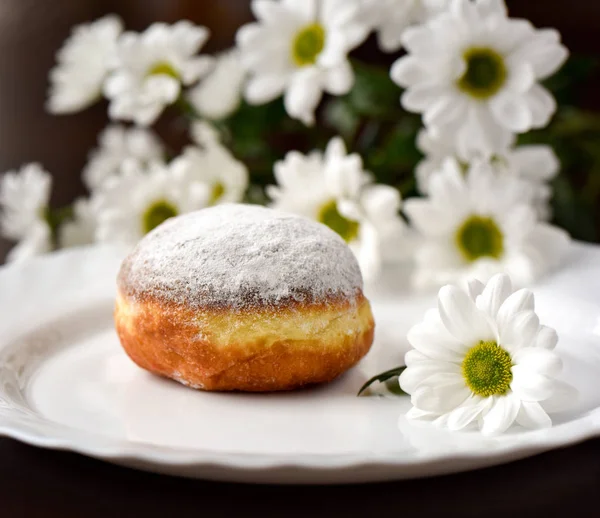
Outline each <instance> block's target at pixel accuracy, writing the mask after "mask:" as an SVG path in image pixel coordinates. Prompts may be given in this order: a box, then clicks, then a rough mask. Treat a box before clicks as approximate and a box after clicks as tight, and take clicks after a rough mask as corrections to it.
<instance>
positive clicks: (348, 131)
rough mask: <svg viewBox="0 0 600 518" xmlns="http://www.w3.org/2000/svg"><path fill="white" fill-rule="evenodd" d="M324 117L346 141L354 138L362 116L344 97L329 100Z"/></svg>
mask: <svg viewBox="0 0 600 518" xmlns="http://www.w3.org/2000/svg"><path fill="white" fill-rule="evenodd" d="M323 117H324V119H325V123H326V124H327V125H328V126H329V127H331V128H333V129H334V130H335V132H336V133H337V134H338V135H340V136H341V137H342V138H343V139H344V140H345V141H346V142H350V141H352V140H353V138H354V135H355V134H356V131H357V130H358V127H359V125H360V117H359V116H358V115H357V113H356V112H355V111H354V110H353V109H352V106H351V105H350V103H349V102H348V100H347V99H345V98H343V97H336V98H333V99H331V100H329V102H327V104H326V105H325V109H324V110H323Z"/></svg>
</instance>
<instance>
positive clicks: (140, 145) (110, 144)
mask: <svg viewBox="0 0 600 518" xmlns="http://www.w3.org/2000/svg"><path fill="white" fill-rule="evenodd" d="M163 156H164V148H163V145H162V143H161V142H160V140H159V139H158V137H157V136H156V135H155V134H154V133H152V132H151V131H149V130H147V129H144V128H136V127H132V128H126V127H124V126H119V125H111V126H108V127H107V128H106V129H105V130H104V131H103V132H102V133H101V134H100V136H99V138H98V148H97V149H95V150H94V151H92V153H91V155H90V159H89V161H88V163H87V165H86V166H85V169H84V170H83V181H84V182H85V184H86V186H87V187H88V189H90V190H95V189H97V188H98V187H100V185H102V183H104V181H106V179H107V178H110V177H111V176H114V175H116V174H118V172H119V170H120V168H121V165H122V164H123V163H125V162H134V163H135V164H137V165H139V166H140V167H145V166H147V165H148V164H150V163H151V162H161V161H162V160H163Z"/></svg>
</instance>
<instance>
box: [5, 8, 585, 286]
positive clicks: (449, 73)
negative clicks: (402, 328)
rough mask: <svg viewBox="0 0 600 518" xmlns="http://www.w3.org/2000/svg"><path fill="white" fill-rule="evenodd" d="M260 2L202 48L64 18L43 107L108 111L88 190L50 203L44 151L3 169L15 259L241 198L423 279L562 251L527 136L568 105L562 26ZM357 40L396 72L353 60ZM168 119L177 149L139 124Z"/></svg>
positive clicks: (194, 33)
mask: <svg viewBox="0 0 600 518" xmlns="http://www.w3.org/2000/svg"><path fill="white" fill-rule="evenodd" d="M252 11H253V13H254V16H255V18H256V20H255V21H254V22H252V23H250V24H248V25H245V26H243V27H240V28H239V30H238V31H237V35H236V38H235V47H234V48H232V49H229V50H226V51H224V52H222V53H220V54H217V55H214V56H211V55H206V54H203V53H202V47H203V45H204V44H205V42H206V41H207V39H208V38H209V31H208V29H206V28H205V27H203V26H201V25H196V24H194V23H192V22H190V21H180V22H177V23H175V24H173V25H167V24H164V23H155V24H153V25H151V26H150V27H148V28H147V29H146V30H145V31H144V32H142V33H136V32H130V31H125V30H124V28H123V26H122V22H121V21H120V20H119V18H118V17H116V16H106V17H104V18H101V19H99V20H96V21H94V22H92V23H89V24H85V25H81V26H78V27H75V28H74V30H73V32H72V34H71V36H70V37H69V38H68V40H67V41H66V42H65V43H64V46H63V47H62V49H60V51H59V52H58V53H57V64H56V67H55V68H54V69H53V70H52V71H51V73H50V88H49V94H48V102H47V108H48V110H49V111H50V112H52V113H55V114H68V113H73V112H77V111H79V110H83V109H85V108H86V107H88V106H90V105H91V104H93V103H96V102H98V101H100V100H101V99H102V98H103V97H105V98H106V100H107V101H108V116H109V118H110V119H111V121H112V122H111V124H110V125H109V126H108V127H107V128H105V129H104V130H103V131H102V132H101V133H100V135H99V138H98V147H97V149H95V150H93V151H92V152H91V153H90V156H89V161H88V163H87V165H86V166H85V167H84V168H83V170H82V176H83V180H84V183H85V185H86V186H87V188H88V189H89V196H88V197H86V198H81V199H78V200H75V201H74V203H73V204H72V206H69V207H61V208H51V207H49V198H50V190H51V176H50V174H49V173H48V172H46V171H45V170H44V168H43V166H42V165H40V164H35V163H32V164H27V165H24V166H23V167H21V169H20V170H18V171H11V172H8V173H6V174H5V175H4V176H3V178H2V180H1V182H0V209H1V211H2V212H1V231H2V234H3V235H4V236H5V237H6V238H8V239H11V240H14V241H15V242H16V243H17V244H16V246H15V247H14V248H13V249H12V251H11V252H10V254H9V257H8V259H9V260H12V261H19V260H24V259H26V258H28V257H30V256H32V255H36V254H40V253H45V252H48V251H50V250H53V249H56V248H63V247H71V246H76V245H83V244H88V243H93V242H102V243H111V242H114V243H120V244H125V245H132V244H134V243H136V242H137V241H138V240H139V239H140V238H141V237H142V236H143V235H144V234H146V233H147V232H149V231H151V230H152V229H153V228H155V227H156V226H158V225H159V224H160V223H162V222H163V221H164V220H166V219H167V218H170V217H173V216H176V215H178V214H182V213H185V212H189V211H194V210H199V209H202V208H204V207H208V206H211V205H215V204H220V203H231V202H249V203H261V204H266V205H269V206H272V207H274V208H277V209H281V210H284V211H289V212H294V213H298V214H302V215H305V216H307V217H309V218H313V219H315V220H318V221H320V222H322V223H324V224H325V225H327V226H329V227H330V228H332V229H333V230H335V231H336V232H337V233H338V234H339V235H340V236H341V237H342V238H344V240H345V241H346V242H347V243H348V245H349V246H350V247H351V249H352V250H353V251H354V253H355V254H356V256H357V258H358V260H359V263H360V265H361V268H362V270H363V273H364V275H365V277H367V278H373V277H375V276H376V275H377V274H378V272H379V271H380V270H381V268H382V266H383V265H384V264H385V263H387V262H394V261H407V260H412V261H414V264H415V269H414V271H415V275H414V280H415V284H417V285H419V286H428V285H441V284H445V283H447V282H452V281H457V280H462V279H465V278H471V277H476V278H479V279H481V280H482V281H485V280H486V279H489V278H491V277H492V276H493V275H494V274H495V273H497V272H500V271H502V272H507V273H509V274H510V275H511V277H512V278H513V280H514V281H515V282H516V283H517V284H527V283H530V282H531V281H532V280H534V279H535V278H536V277H538V276H539V275H541V274H543V273H545V272H547V271H548V270H549V269H551V268H553V267H555V266H556V265H557V264H558V263H559V262H560V260H561V258H562V257H563V254H564V252H565V249H566V248H567V244H568V240H569V237H568V234H567V232H565V230H563V229H561V228H558V227H557V226H553V225H552V224H550V223H549V221H550V220H551V219H552V215H553V211H552V205H551V199H552V194H553V193H552V187H551V181H552V180H553V179H554V178H555V177H556V175H557V173H558V172H559V169H560V162H559V159H558V157H557V154H556V153H555V151H554V150H553V148H552V147H550V146H548V145H544V144H541V143H539V142H538V143H535V144H534V143H532V142H536V139H535V138H529V137H536V136H540V135H541V136H542V137H543V136H544V131H541V130H543V129H544V128H546V127H548V126H549V125H551V124H555V125H556V124H563V126H564V125H566V126H568V124H569V123H571V125H572V121H573V120H574V119H573V117H577V115H572V117H571V118H568V119H566V120H567V122H565V117H564V116H563V115H564V114H562V113H561V114H559V116H558V117H554V115H555V112H556V111H557V101H556V99H555V97H554V94H553V91H557V90H556V89H553V90H551V89H549V87H551V86H552V81H551V80H549V78H550V77H551V76H552V75H553V74H555V73H556V72H557V71H558V70H559V69H560V68H561V67H562V66H563V64H564V63H565V62H566V60H567V57H568V51H567V49H566V48H565V47H564V46H563V45H562V44H561V40H560V35H559V33H558V32H557V31H556V30H553V29H537V28H535V27H534V26H533V25H532V24H531V23H530V22H528V21H527V20H523V19H514V18H511V17H509V14H508V12H507V8H506V6H505V4H504V2H503V1H502V0H253V1H252ZM371 35H374V37H372V36H371ZM367 40H369V41H368V42H367V45H369V44H373V42H375V41H376V42H377V45H378V47H379V50H380V51H381V53H382V55H383V54H384V53H389V54H390V55H391V56H392V58H393V59H390V60H389V62H390V63H392V64H391V67H386V66H380V65H375V64H373V63H365V62H361V61H359V60H358V59H357V58H356V57H355V55H356V54H357V53H356V52H355V49H357V48H359V47H360V46H363V45H364V44H365V42H366V41H367ZM392 53H393V54H392ZM351 54H352V55H351ZM358 54H359V55H360V51H359V52H358ZM555 86H557V88H558V90H560V81H559V82H558V85H555ZM173 114H175V116H176V118H178V120H179V122H181V121H184V122H185V123H186V124H187V125H188V126H189V144H188V145H187V146H185V147H184V148H183V149H179V150H173V149H168V148H167V146H166V145H165V144H164V143H163V142H162V141H161V139H160V138H159V136H158V135H157V134H156V133H155V132H153V131H152V129H151V128H152V126H153V125H154V124H155V122H156V121H157V120H158V119H159V118H160V117H163V116H167V117H169V116H171V117H173ZM553 117H554V119H553ZM577 120H578V121H579V122H580V123H581V118H580V119H577ZM593 123H594V124H597V121H594V122H593ZM581 124H583V123H581ZM581 124H580V126H581ZM584 126H585V125H584ZM586 128H587V126H586ZM584 129H585V128H584ZM534 130H535V131H534ZM582 131H583V130H582ZM555 134H556V132H554V133H553V134H552V135H555ZM524 135H526V136H525V137H524ZM561 138H564V139H569V138H570V139H571V141H573V140H575V141H577V140H578V134H574V133H573V132H571V133H568V132H565V133H563V134H562V137H561ZM565 141H566V140H565ZM523 142H528V143H527V144H522V143H523ZM563 147H564V146H563ZM562 226H563V227H568V225H567V224H562Z"/></svg>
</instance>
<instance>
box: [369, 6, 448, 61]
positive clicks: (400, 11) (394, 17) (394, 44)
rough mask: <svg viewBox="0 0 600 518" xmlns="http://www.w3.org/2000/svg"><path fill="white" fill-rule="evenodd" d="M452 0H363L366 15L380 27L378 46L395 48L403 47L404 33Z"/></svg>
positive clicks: (376, 26) (378, 30) (374, 26)
mask: <svg viewBox="0 0 600 518" xmlns="http://www.w3.org/2000/svg"><path fill="white" fill-rule="evenodd" d="M449 3H450V0H363V12H362V13H361V14H362V15H363V16H365V19H366V20H368V21H369V24H370V25H371V27H372V28H373V29H374V30H376V31H377V42H378V43H379V48H380V49H381V50H383V51H384V52H395V51H397V50H399V49H400V47H402V34H403V33H404V31H405V30H406V29H407V28H408V27H410V26H412V25H416V24H421V23H424V22H426V21H427V20H429V19H431V18H433V17H434V16H436V15H438V14H440V13H442V12H444V11H445V10H446V9H447V8H448V4H449Z"/></svg>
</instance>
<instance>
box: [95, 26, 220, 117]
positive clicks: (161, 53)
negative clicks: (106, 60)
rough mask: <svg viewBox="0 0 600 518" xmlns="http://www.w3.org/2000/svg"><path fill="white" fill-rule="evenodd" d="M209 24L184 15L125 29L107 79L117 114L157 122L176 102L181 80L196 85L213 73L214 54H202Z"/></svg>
mask: <svg viewBox="0 0 600 518" xmlns="http://www.w3.org/2000/svg"><path fill="white" fill-rule="evenodd" d="M207 38H208V29H206V28H205V27H198V26H195V25H193V24H192V23H190V22H188V21H186V20H183V21H180V22H177V23H175V24H174V25H167V24H164V23H155V24H153V25H151V26H150V27H148V29H146V30H145V31H144V32H143V33H141V34H138V33H135V32H125V33H123V34H122V35H121V37H120V38H119V41H118V46H117V59H116V63H115V70H114V72H113V73H112V74H111V75H110V76H109V77H108V78H107V79H106V82H105V84H104V93H105V95H106V96H107V97H108V98H109V99H110V101H111V102H110V106H109V115H110V116H111V117H112V118H113V119H123V120H132V121H134V122H136V123H137V124H139V125H142V126H148V125H150V124H152V123H153V122H154V121H155V120H156V119H157V118H158V116H159V115H160V114H161V113H162V111H163V109H164V108H165V106H167V105H169V104H172V103H173V102H174V101H175V100H176V99H177V98H178V97H179V94H180V92H181V86H182V85H186V86H187V85H191V84H193V83H195V82H196V81H197V80H198V79H200V78H201V77H202V76H203V75H205V74H206V73H208V72H209V70H210V68H211V66H212V58H210V57H208V56H198V55H197V53H198V51H199V50H200V48H201V47H202V45H203V44H204V42H205V41H206V40H207Z"/></svg>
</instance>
